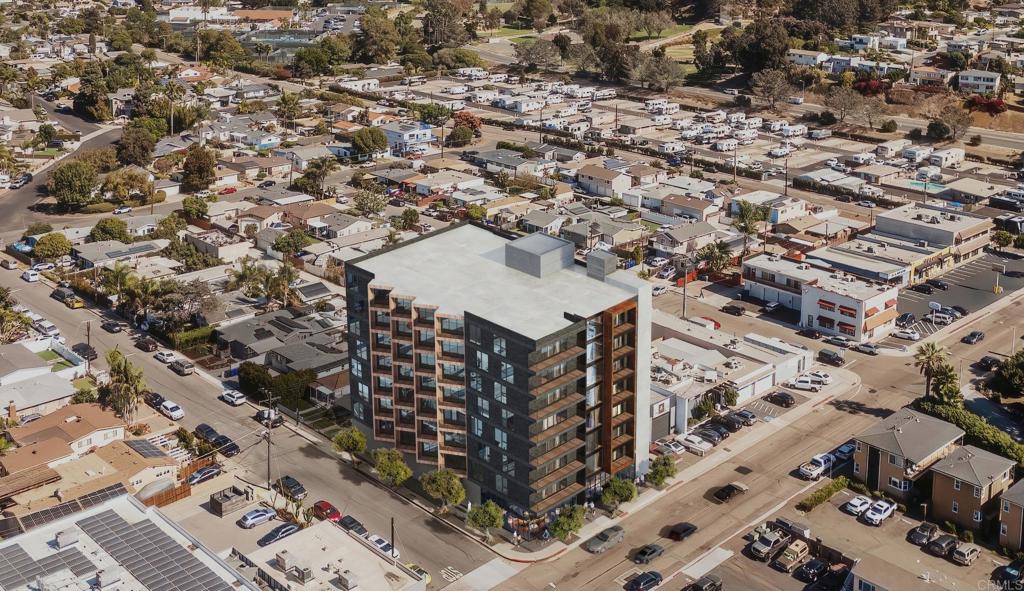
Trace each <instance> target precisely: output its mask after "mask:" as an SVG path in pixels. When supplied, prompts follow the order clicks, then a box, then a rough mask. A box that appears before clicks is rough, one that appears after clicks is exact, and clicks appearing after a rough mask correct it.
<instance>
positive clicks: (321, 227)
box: [284, 203, 338, 238]
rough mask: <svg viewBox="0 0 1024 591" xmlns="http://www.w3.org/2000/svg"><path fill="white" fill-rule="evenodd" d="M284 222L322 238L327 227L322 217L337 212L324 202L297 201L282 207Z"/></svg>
mask: <svg viewBox="0 0 1024 591" xmlns="http://www.w3.org/2000/svg"><path fill="white" fill-rule="evenodd" d="M284 210H285V212H284V222H285V223H286V224H291V226H292V227H294V228H299V229H302V230H304V231H306V232H308V233H310V234H312V235H313V236H316V237H318V238H323V237H324V236H325V231H326V229H327V223H326V222H325V221H324V218H326V217H328V216H332V215H335V214H337V213H338V210H337V208H334V207H331V206H330V205H326V204H324V203H297V204H295V205H289V206H287V207H285V208H284Z"/></svg>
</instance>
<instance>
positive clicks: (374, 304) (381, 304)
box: [370, 296, 391, 311]
mask: <svg viewBox="0 0 1024 591" xmlns="http://www.w3.org/2000/svg"><path fill="white" fill-rule="evenodd" d="M370 309H371V310H381V311H387V310H390V309H391V302H390V301H388V297H387V296H384V297H382V298H370Z"/></svg>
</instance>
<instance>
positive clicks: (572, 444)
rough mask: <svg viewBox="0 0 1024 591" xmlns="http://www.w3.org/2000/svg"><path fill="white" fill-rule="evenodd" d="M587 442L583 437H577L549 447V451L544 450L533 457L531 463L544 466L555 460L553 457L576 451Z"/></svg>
mask: <svg viewBox="0 0 1024 591" xmlns="http://www.w3.org/2000/svg"><path fill="white" fill-rule="evenodd" d="M586 444H587V442H586V441H584V440H582V439H576V438H573V439H570V440H569V441H566V442H565V443H563V444H561V445H557V446H555V447H553V448H551V449H549V450H548V451H546V452H544V453H543V454H541V455H539V456H537V457H535V458H533V459H531V460H530V465H531V466H543V465H544V464H547V463H548V462H550V461H551V460H553V459H555V458H557V457H561V456H564V455H565V454H567V453H571V452H574V451H576V450H577V449H579V448H581V447H583V446H584V445H586Z"/></svg>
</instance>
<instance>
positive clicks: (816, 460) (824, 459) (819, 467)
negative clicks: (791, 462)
mask: <svg viewBox="0 0 1024 591" xmlns="http://www.w3.org/2000/svg"><path fill="white" fill-rule="evenodd" d="M835 463H836V458H835V456H833V455H832V454H829V453H824V454H817V455H815V456H814V457H812V458H811V459H810V460H809V461H807V462H804V463H803V464H801V465H800V477H801V478H804V479H806V480H819V479H820V478H821V477H822V476H824V475H825V473H826V472H828V471H829V469H831V468H832V466H833V465H834V464H835Z"/></svg>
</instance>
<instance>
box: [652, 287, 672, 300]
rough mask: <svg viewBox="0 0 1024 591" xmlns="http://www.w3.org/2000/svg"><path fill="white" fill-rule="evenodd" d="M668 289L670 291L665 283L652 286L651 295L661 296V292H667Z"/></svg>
mask: <svg viewBox="0 0 1024 591" xmlns="http://www.w3.org/2000/svg"><path fill="white" fill-rule="evenodd" d="M667 291H668V288H667V287H665V286H664V285H655V286H654V287H652V288H651V296H652V297H658V296H660V295H661V294H663V293H665V292H667Z"/></svg>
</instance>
